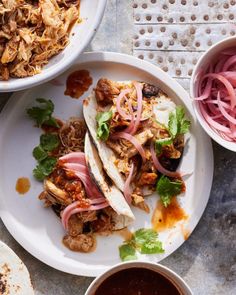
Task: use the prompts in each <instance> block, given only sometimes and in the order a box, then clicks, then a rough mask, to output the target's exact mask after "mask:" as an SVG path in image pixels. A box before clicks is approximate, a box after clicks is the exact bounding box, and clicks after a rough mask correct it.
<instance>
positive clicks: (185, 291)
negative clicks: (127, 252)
mask: <svg viewBox="0 0 236 295" xmlns="http://www.w3.org/2000/svg"><path fill="white" fill-rule="evenodd" d="M129 268H143V269H149V270H152V271H154V272H157V273H159V274H161V275H162V276H164V277H165V278H166V279H168V280H169V281H170V282H171V283H172V284H173V285H174V286H175V287H176V288H177V290H178V291H179V292H180V294H181V295H193V293H192V291H191V290H190V288H189V286H188V285H187V284H186V283H185V281H184V280H183V279H182V278H181V277H180V276H179V275H177V274H176V273H175V272H173V271H172V270H170V269H169V268H167V267H165V266H163V265H161V264H157V263H150V262H137V261H133V262H123V263H119V264H117V265H115V266H114V267H112V268H110V269H109V270H108V271H106V272H105V273H103V274H102V275H100V276H99V277H97V278H96V279H95V280H94V281H93V282H92V283H91V285H90V286H89V288H88V290H87V291H86V293H85V295H94V294H95V292H96V290H97V288H98V287H99V286H100V285H101V283H102V282H104V281H105V280H106V279H107V278H109V277H110V276H111V275H113V274H115V273H117V272H119V271H122V270H125V269H129Z"/></svg>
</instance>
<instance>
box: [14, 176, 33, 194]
mask: <svg viewBox="0 0 236 295" xmlns="http://www.w3.org/2000/svg"><path fill="white" fill-rule="evenodd" d="M29 189H30V181H29V179H28V178H27V177H20V178H18V179H17V181H16V191H17V192H18V193H19V194H21V195H23V194H26V193H27V192H28V191H29Z"/></svg>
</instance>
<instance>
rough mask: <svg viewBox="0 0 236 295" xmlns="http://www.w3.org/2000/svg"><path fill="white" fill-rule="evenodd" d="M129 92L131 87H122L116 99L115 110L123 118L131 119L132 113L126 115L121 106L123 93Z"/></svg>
mask: <svg viewBox="0 0 236 295" xmlns="http://www.w3.org/2000/svg"><path fill="white" fill-rule="evenodd" d="M130 92H131V89H124V90H121V92H120V94H119V96H118V97H117V99H116V109H117V112H118V113H119V114H120V116H121V117H123V118H124V119H125V120H131V119H132V115H131V114H130V115H128V114H126V112H125V111H124V110H123V109H122V108H121V100H122V99H123V98H125V95H126V94H128V93H130Z"/></svg>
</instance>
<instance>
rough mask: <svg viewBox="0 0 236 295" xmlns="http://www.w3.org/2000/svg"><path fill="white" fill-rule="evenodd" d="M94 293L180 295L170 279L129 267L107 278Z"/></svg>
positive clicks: (98, 294)
mask: <svg viewBox="0 0 236 295" xmlns="http://www.w3.org/2000/svg"><path fill="white" fill-rule="evenodd" d="M94 295H181V293H180V292H179V291H178V289H177V288H176V287H175V285H173V283H172V282H171V281H169V280H168V279H166V278H165V277H164V276H162V275H161V274H158V273H156V272H154V271H152V270H148V269H145V268H130V269H125V270H122V271H119V272H117V273H115V274H113V275H112V276H110V277H109V278H107V279H106V280H105V281H104V282H102V284H101V285H100V286H99V287H98V289H97V291H96V292H95V294H94Z"/></svg>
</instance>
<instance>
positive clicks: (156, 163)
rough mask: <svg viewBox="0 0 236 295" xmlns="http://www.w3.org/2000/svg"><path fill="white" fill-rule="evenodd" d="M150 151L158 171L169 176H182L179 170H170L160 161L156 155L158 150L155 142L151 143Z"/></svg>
mask: <svg viewBox="0 0 236 295" xmlns="http://www.w3.org/2000/svg"><path fill="white" fill-rule="evenodd" d="M150 151H151V155H152V160H153V164H154V166H155V168H156V169H157V171H159V172H161V173H162V174H164V175H166V176H169V177H174V178H181V174H180V173H179V172H176V171H175V172H173V171H169V170H167V169H166V168H164V167H163V166H162V165H161V163H160V162H159V160H158V157H157V155H156V151H155V148H154V144H153V143H152V144H151V148H150Z"/></svg>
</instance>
